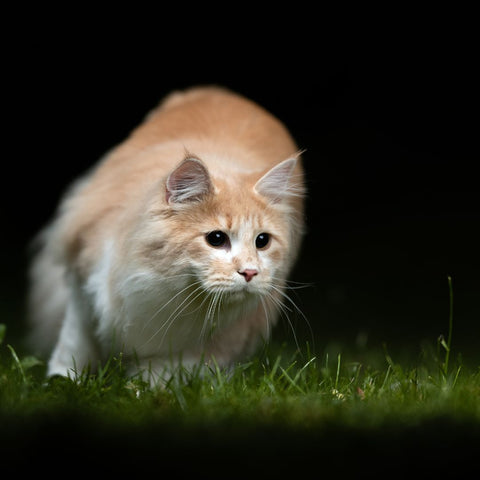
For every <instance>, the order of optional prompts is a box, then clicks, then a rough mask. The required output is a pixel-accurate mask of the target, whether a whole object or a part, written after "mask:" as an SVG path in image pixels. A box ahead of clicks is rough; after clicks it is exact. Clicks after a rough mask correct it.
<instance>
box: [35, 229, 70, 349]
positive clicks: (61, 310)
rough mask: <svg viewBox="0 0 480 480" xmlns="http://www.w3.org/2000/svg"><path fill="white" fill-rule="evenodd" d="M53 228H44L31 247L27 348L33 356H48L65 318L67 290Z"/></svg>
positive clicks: (64, 271) (63, 267) (64, 272)
mask: <svg viewBox="0 0 480 480" xmlns="http://www.w3.org/2000/svg"><path fill="white" fill-rule="evenodd" d="M53 235H54V225H51V226H49V227H47V228H46V229H44V230H43V231H42V232H41V233H40V235H38V237H37V238H36V239H35V242H34V244H33V245H32V247H33V250H34V252H35V253H34V258H33V262H32V264H31V268H30V272H29V273H30V292H29V298H28V316H29V323H30V327H31V333H30V334H29V336H28V338H27V346H28V347H29V348H30V349H31V350H32V352H33V353H35V354H37V355H41V356H44V357H47V356H49V354H50V353H51V351H52V350H53V347H54V346H55V344H56V342H57V340H58V336H59V333H60V328H61V325H62V322H63V318H64V316H65V310H66V306H67V297H68V290H67V285H66V283H65V274H66V269H65V266H64V265H63V264H62V263H61V262H60V260H59V258H58V252H56V249H55V246H54V244H53V242H52V241H51V240H52V236H53Z"/></svg>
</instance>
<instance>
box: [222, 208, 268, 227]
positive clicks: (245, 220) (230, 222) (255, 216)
mask: <svg viewBox="0 0 480 480" xmlns="http://www.w3.org/2000/svg"><path fill="white" fill-rule="evenodd" d="M213 220H214V221H215V223H216V224H217V225H218V228H219V229H221V230H225V231H230V232H232V231H239V230H245V229H246V230H255V229H257V228H260V227H261V226H262V225H263V224H264V223H265V221H266V218H265V215H261V214H259V213H256V212H248V211H245V212H237V213H230V212H225V213H218V214H217V215H215V216H214V218H213Z"/></svg>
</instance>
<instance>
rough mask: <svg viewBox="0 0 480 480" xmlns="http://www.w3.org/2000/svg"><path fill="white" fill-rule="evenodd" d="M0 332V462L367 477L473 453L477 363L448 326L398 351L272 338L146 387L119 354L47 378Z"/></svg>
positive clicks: (479, 395) (438, 465)
mask: <svg viewBox="0 0 480 480" xmlns="http://www.w3.org/2000/svg"><path fill="white" fill-rule="evenodd" d="M450 327H451V325H450ZM0 339H1V344H0V432H1V442H0V458H1V462H2V463H1V468H2V470H3V471H5V472H7V471H13V472H15V473H18V472H20V471H22V470H24V469H26V470H28V471H30V469H31V468H32V467H33V466H36V468H39V469H40V470H41V471H44V472H48V473H49V474H53V475H54V476H56V474H55V473H58V474H62V475H64V474H68V475H71V474H74V473H76V474H80V473H92V472H100V471H102V470H103V471H105V472H108V473H111V474H118V473H120V474H123V475H136V474H141V473H146V472H153V473H156V474H158V476H159V477H160V476H162V475H166V474H167V473H168V474H174V475H175V476H180V475H181V474H186V473H188V474H194V475H195V477H197V478H246V477H255V478H260V476H263V477H266V478H283V477H289V478H290V477H291V476H292V475H294V476H295V478H297V477H298V476H303V475H304V474H305V475H307V474H308V475H309V478H310V477H311V478H317V477H319V478H320V477H323V476H325V475H326V474H327V473H328V474H329V475H335V476H336V477H339V478H347V477H360V478H364V477H365V478H371V477H373V476H378V475H379V474H382V475H385V476H387V475H392V474H395V475H398V474H400V473H402V474H415V473H417V474H420V473H422V474H423V473H429V474H442V475H445V474H447V473H452V472H456V473H459V472H460V471H462V470H468V469H469V468H470V466H473V465H475V462H476V461H477V457H478V454H479V453H480V370H479V368H478V366H475V365H473V366H472V365H467V363H466V362H465V361H464V360H462V359H461V356H460V355H459V354H458V353H459V352H457V354H455V355H454V354H453V353H454V352H453V351H451V350H452V347H451V345H450V341H451V330H450V332H449V335H448V336H447V337H446V338H445V339H443V338H440V339H439V340H438V341H436V342H432V344H431V345H430V346H428V345H426V346H424V347H423V349H422V351H421V353H420V355H416V356H415V357H414V358H412V357H408V356H407V357H404V358H401V359H398V360H397V359H396V358H395V356H394V355H392V354H390V353H389V352H388V349H387V348H386V347H384V348H380V349H368V350H367V349H363V350H362V349H359V348H351V349H350V350H349V349H348V348H347V347H345V348H342V349H339V350H338V351H337V352H335V351H332V349H331V348H330V349H325V350H324V351H322V352H321V353H320V354H317V353H315V354H314V352H311V351H310V347H309V345H308V344H306V345H305V346H303V347H301V348H296V349H294V350H292V348H291V347H290V346H288V345H280V344H275V343H274V344H272V345H270V346H269V347H268V348H266V349H265V350H264V351H263V352H261V354H259V356H258V357H256V358H253V359H251V360H250V361H249V362H247V363H242V364H238V365H236V366H235V367H234V368H232V369H229V370H224V369H220V368H217V367H216V366H215V365H214V366H213V367H211V368H209V369H207V370H205V369H204V370H203V371H202V372H200V371H194V372H186V371H185V370H182V369H179V370H178V371H177V372H176V374H175V375H174V376H173V377H172V378H170V380H169V381H167V382H165V384H164V385H163V386H162V387H161V388H154V389H153V388H150V387H149V386H148V385H147V384H146V383H145V382H143V381H142V380H141V379H140V378H138V377H133V378H128V377H127V376H126V374H125V371H124V366H123V364H122V359H121V357H117V358H111V360H110V361H109V362H108V364H107V365H105V366H104V367H102V368H101V369H100V370H99V371H98V373H96V374H95V375H94V374H91V373H89V372H82V373H80V374H79V375H78V376H77V378H76V379H75V381H72V380H69V379H64V378H53V379H50V380H46V379H45V376H44V372H45V366H44V364H43V363H42V362H40V361H39V360H38V359H36V358H34V357H30V356H22V355H19V354H18V353H17V352H16V350H15V346H12V345H11V344H9V343H8V331H6V329H5V327H3V326H2V327H0ZM65 461H66V462H67V463H65ZM65 472H67V473H65Z"/></svg>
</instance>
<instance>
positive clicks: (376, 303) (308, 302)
mask: <svg viewBox="0 0 480 480" xmlns="http://www.w3.org/2000/svg"><path fill="white" fill-rule="evenodd" d="M162 25H163V24H162ZM420 27H421V28H420V29H419V31H420V32H421V35H416V36H413V37H412V31H411V29H410V28H405V29H403V28H401V29H399V30H397V31H396V32H395V34H394V35H391V36H388V35H387V32H388V30H389V29H388V25H387V26H386V28H385V29H384V30H383V31H382V32H381V33H378V34H377V35H373V41H372V42H364V41H363V40H364V36H365V35H364V33H365V32H363V33H355V34H352V35H350V36H347V35H345V34H344V32H340V31H335V33H331V34H329V35H323V36H319V35H317V31H316V29H315V26H310V27H309V28H308V29H306V28H305V29H302V28H300V26H299V25H297V26H296V27H295V28H293V27H292V28H290V29H286V28H280V26H279V28H278V30H277V31H276V33H275V35H273V34H270V35H265V36H263V37H261V38H260V37H258V34H259V28H258V26H255V25H251V24H247V23H246V24H245V25H244V26H243V28H242V29H240V30H239V29H238V28H237V29H236V30H229V28H228V25H227V27H224V28H223V29H222V30H221V31H217V30H215V31H214V32H212V30H211V29H210V30H209V33H210V37H209V40H207V39H206V38H204V33H205V30H202V29H201V28H199V29H197V30H196V31H193V32H192V31H188V32H186V31H185V30H181V29H180V30H179V31H175V32H173V33H168V34H167V33H165V32H163V34H162V35H160V31H161V30H162V28H161V25H160V26H159V27H158V32H154V33H158V36H156V35H153V34H151V35H149V36H148V37H147V36H143V35H142V34H141V33H139V32H138V31H135V34H133V33H132V32H131V31H130V30H129V29H128V28H124V29H122V28H120V27H119V28H118V29H117V30H115V31H114V32H110V31H109V32H108V34H105V36H104V38H103V41H102V42H101V43H99V42H96V41H92V32H91V30H90V25H88V24H82V25H81V27H75V28H73V27H72V25H70V24H69V23H67V22H65V23H62V24H61V26H58V25H57V26H56V27H55V28H48V29H47V28H45V29H42V28H38V29H37V30H35V31H34V32H33V33H32V32H29V33H28V35H26V40H27V41H26V42H25V43H24V44H22V46H18V45H17V44H16V49H15V50H13V49H12V50H11V51H9V52H7V56H6V58H5V59H4V67H5V69H4V72H5V73H4V80H5V81H6V87H5V88H4V92H3V93H4V110H3V112H4V120H7V124H8V127H5V126H4V134H5V136H4V142H5V145H8V146H9V149H5V150H4V160H3V175H2V178H3V189H2V190H3V191H2V196H3V197H4V198H3V199H2V217H3V218H4V220H3V221H2V224H3V225H4V229H3V234H2V248H1V250H0V251H1V292H2V305H1V314H2V320H1V321H2V322H5V323H7V325H8V327H9V331H10V333H11V335H13V336H18V337H19V338H20V337H21V336H22V334H23V332H24V327H25V324H24V296H25V288H26V287H25V286H26V283H25V275H26V273H25V272H26V267H27V262H28V256H27V244H28V242H29V241H30V239H31V238H32V237H33V236H34V235H35V233H36V232H37V231H38V230H39V228H41V226H42V225H43V224H44V223H45V222H46V221H47V220H48V219H49V218H50V217H51V215H52V213H53V211H54V208H55V206H56V204H57V202H58V199H59V196H60V195H61V193H62V192H63V191H64V189H65V187H66V186H67V185H68V184H69V182H71V181H72V180H73V179H75V178H76V177H77V176H78V175H79V174H81V173H82V172H84V171H85V169H86V168H88V167H89V166H90V165H92V164H93V163H94V162H95V161H96V160H97V159H98V158H99V157H100V156H101V155H102V154H103V153H105V152H106V151H107V150H108V149H109V148H110V147H112V146H113V145H115V144H116V143H118V142H120V141H121V140H123V139H124V138H125V136H126V135H127V134H128V133H129V131H130V130H131V129H132V128H134V127H135V126H136V125H137V124H138V123H139V122H140V121H141V120H142V118H143V116H144V115H145V114H146V112H148V111H149V110H150V109H151V108H152V107H154V106H155V105H156V104H157V103H158V101H159V100H161V98H162V97H163V96H165V95H166V94H168V93H169V92H170V91H171V90H173V89H180V88H186V87H189V86H192V85H196V84H219V85H223V86H226V87H229V88H231V89H233V90H236V91H238V92H239V93H242V94H244V95H246V96H248V97H250V98H252V99H253V100H255V101H257V102H259V103H260V104H262V105H263V106H264V107H266V108H267V109H268V110H270V111H271V112H272V113H274V114H275V115H276V116H277V117H279V118H280V119H281V120H282V121H283V122H284V123H285V124H286V125H287V126H288V127H289V129H290V131H291V132H292V134H293V136H294V138H295V139H296V140H297V143H298V145H299V147H300V148H303V149H306V152H305V154H304V165H305V169H306V173H307V182H308V189H309V195H308V201H307V222H308V234H307V236H306V239H305V243H304V248H303V250H302V254H301V257H300V261H299V263H298V266H297V268H296V270H295V272H294V276H293V279H294V280H296V281H299V282H306V283H309V284H310V285H311V286H310V287H308V288H305V289H302V290H298V291H295V292H292V295H293V298H295V301H296V302H297V304H298V306H299V307H300V308H301V310H302V311H303V312H304V313H305V316H306V317H307V318H308V321H309V323H310V325H311V328H312V330H313V335H314V337H315V342H316V345H317V346H318V347H319V348H321V347H322V346H324V345H327V344H330V343H332V342H340V343H343V344H346V345H357V346H358V345H364V346H365V345H366V346H367V347H370V346H378V345H381V344H382V343H383V342H385V343H386V344H387V345H388V346H391V345H395V346H397V347H399V348H401V349H408V350H410V351H413V352H416V351H418V349H419V348H420V344H421V342H423V341H424V340H428V341H432V342H435V341H436V339H437V337H438V335H440V334H445V335H446V334H447V330H448V313H449V291H448V283H447V276H448V275H451V276H452V279H453V289H454V336H453V345H454V348H455V349H456V350H457V352H459V351H461V352H462V353H464V355H467V356H469V358H471V359H472V360H473V361H478V359H479V355H480V354H479V353H478V348H477V345H478V339H479V328H480V327H479V324H480V322H479V320H480V275H479V251H478V250H479V249H478V245H479V244H480V242H479V240H480V228H479V226H480V208H479V205H478V203H479V202H478V197H479V190H480V187H479V185H478V174H477V173H476V171H475V167H476V164H477V163H478V149H477V145H476V137H477V128H476V123H478V122H477V118H476V117H477V112H478V102H477V98H476V91H475V88H476V79H475V78H474V77H473V74H474V65H475V63H476V61H477V59H476V57H475V56H474V55H473V53H472V52H471V49H470V47H469V46H470V39H469V36H468V29H466V30H467V31H463V30H462V29H461V28H459V30H458V31H456V32H455V34H453V33H452V31H451V29H450V28H448V25H446V26H442V28H439V29H438V31H431V30H425V28H424V27H425V25H424V24H422V25H420ZM444 27H445V28H444ZM319 29H320V27H319ZM260 33H262V32H260ZM182 36H183V39H184V43H183V44H182V42H179V37H182ZM236 39H238V40H239V41H238V42H237V41H234V40H236ZM247 40H250V41H247ZM7 50H8V49H7ZM6 151H7V152H9V153H8V154H6V153H5V152H6ZM297 317H298V318H296V319H293V323H294V325H295V328H296V330H297V333H298V337H299V340H300V342H304V341H305V340H309V341H311V333H310V331H309V328H308V327H307V326H306V322H305V321H304V320H303V319H302V317H300V316H297ZM275 335H276V337H277V338H279V339H286V340H287V341H288V342H293V336H292V333H291V331H290V327H289V326H288V324H287V323H286V322H282V323H281V325H280V326H279V327H278V328H277V331H276V334H275ZM10 341H11V339H10Z"/></svg>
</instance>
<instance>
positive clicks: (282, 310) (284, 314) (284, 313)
mask: <svg viewBox="0 0 480 480" xmlns="http://www.w3.org/2000/svg"><path fill="white" fill-rule="evenodd" d="M267 295H268V298H270V300H271V301H272V302H273V305H274V306H275V307H276V308H277V310H278V312H279V313H280V316H281V317H283V318H284V319H285V320H286V321H287V323H288V325H289V327H290V330H291V331H292V335H293V340H294V342H295V345H296V346H297V348H298V349H299V350H300V344H299V342H298V338H297V334H296V333H295V328H294V327H293V324H292V321H291V320H290V317H289V316H288V313H287V311H286V306H285V304H284V303H283V302H282V301H281V300H280V299H279V298H277V297H276V296H275V295H273V294H272V293H271V292H269V293H268V294H267ZM288 311H290V312H292V310H290V309H288Z"/></svg>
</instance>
